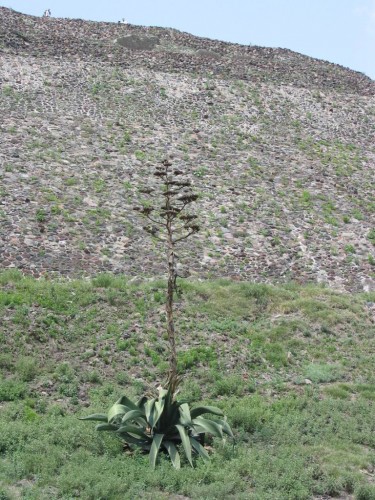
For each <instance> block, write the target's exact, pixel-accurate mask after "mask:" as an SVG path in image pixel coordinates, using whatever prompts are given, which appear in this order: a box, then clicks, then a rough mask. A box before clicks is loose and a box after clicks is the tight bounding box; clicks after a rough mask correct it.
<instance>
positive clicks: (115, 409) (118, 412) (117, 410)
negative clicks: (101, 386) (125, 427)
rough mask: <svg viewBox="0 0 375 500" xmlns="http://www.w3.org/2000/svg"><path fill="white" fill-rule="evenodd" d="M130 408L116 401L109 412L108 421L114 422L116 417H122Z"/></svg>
mask: <svg viewBox="0 0 375 500" xmlns="http://www.w3.org/2000/svg"><path fill="white" fill-rule="evenodd" d="M128 411H129V408H128V407H127V406H124V405H120V404H119V403H115V404H114V405H113V406H111V408H110V409H109V412H108V422H111V423H112V422H113V421H114V420H115V419H116V418H122V417H123V416H124V415H125V414H126V413H128Z"/></svg>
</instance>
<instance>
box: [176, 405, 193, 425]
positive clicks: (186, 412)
mask: <svg viewBox="0 0 375 500" xmlns="http://www.w3.org/2000/svg"><path fill="white" fill-rule="evenodd" d="M178 411H179V412H180V424H181V425H185V426H186V425H191V415H190V409H189V405H188V404H187V403H183V404H182V405H180V407H179V409H178Z"/></svg>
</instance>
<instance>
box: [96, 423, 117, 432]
mask: <svg viewBox="0 0 375 500" xmlns="http://www.w3.org/2000/svg"><path fill="white" fill-rule="evenodd" d="M95 429H96V430H97V431H117V429H118V426H117V425H113V424H98V425H97V426H96V427H95Z"/></svg>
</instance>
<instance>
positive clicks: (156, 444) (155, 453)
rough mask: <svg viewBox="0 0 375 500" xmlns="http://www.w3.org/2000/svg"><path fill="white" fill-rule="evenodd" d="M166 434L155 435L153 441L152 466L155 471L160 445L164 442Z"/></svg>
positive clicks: (150, 456)
mask: <svg viewBox="0 0 375 500" xmlns="http://www.w3.org/2000/svg"><path fill="white" fill-rule="evenodd" d="M163 437H164V434H154V439H153V440H152V445H151V450H150V455H149V459H150V465H151V467H152V468H153V469H155V464H156V458H157V456H158V453H159V449H160V444H161V442H162V441H163Z"/></svg>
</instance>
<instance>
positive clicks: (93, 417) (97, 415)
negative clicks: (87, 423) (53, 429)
mask: <svg viewBox="0 0 375 500" xmlns="http://www.w3.org/2000/svg"><path fill="white" fill-rule="evenodd" d="M78 418H79V420H97V421H99V422H108V418H107V415H104V413H93V414H92V415H89V416H88V417H78Z"/></svg>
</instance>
